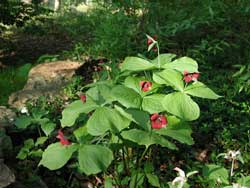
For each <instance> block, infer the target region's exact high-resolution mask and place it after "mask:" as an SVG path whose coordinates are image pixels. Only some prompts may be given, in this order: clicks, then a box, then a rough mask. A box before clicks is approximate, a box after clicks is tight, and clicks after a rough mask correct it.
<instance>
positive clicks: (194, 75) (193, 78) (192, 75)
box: [183, 70, 200, 83]
mask: <svg viewBox="0 0 250 188" xmlns="http://www.w3.org/2000/svg"><path fill="white" fill-rule="evenodd" d="M183 74H184V78H183V80H184V81H185V82H186V83H189V82H191V81H197V79H198V78H199V76H200V74H199V73H198V72H194V73H189V72H188V71H186V70H185V71H184V72H183Z"/></svg>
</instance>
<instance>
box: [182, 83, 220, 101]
mask: <svg viewBox="0 0 250 188" xmlns="http://www.w3.org/2000/svg"><path fill="white" fill-rule="evenodd" d="M184 92H185V93H187V94H189V95H192V96H195V97H201V98H206V99H218V98H220V97H221V96H219V95H217V94H216V93H215V92H213V91H212V90H211V89H209V88H208V87H207V86H206V85H205V84H203V83H201V82H194V83H192V84H191V85H189V86H188V87H186V88H185V89H184Z"/></svg>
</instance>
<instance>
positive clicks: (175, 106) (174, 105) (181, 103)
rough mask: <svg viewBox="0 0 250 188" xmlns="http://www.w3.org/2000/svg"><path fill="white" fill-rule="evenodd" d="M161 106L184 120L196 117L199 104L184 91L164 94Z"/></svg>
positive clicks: (198, 113)
mask: <svg viewBox="0 0 250 188" xmlns="http://www.w3.org/2000/svg"><path fill="white" fill-rule="evenodd" d="M163 106H164V108H165V109H166V111H168V112H169V113H171V114H173V115H176V116H178V117H180V118H181V119H184V120H186V121H192V120H196V119H198V117H199V116H200V108H199V106H198V105H197V104H196V103H195V102H194V101H193V100H192V99H191V97H190V96H188V95H186V94H185V93H181V92H175V93H171V94H168V95H166V96H165V98H164V100H163Z"/></svg>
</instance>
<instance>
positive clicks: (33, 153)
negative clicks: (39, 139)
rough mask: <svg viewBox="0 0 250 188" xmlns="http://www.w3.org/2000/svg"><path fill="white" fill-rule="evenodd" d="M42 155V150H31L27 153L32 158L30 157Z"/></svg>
mask: <svg viewBox="0 0 250 188" xmlns="http://www.w3.org/2000/svg"><path fill="white" fill-rule="evenodd" d="M42 155H43V150H42V149H38V150H32V151H31V152H30V153H29V156H32V157H42Z"/></svg>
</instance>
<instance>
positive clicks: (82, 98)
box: [80, 95, 87, 103]
mask: <svg viewBox="0 0 250 188" xmlns="http://www.w3.org/2000/svg"><path fill="white" fill-rule="evenodd" d="M80 98H81V100H82V102H83V103H85V102H86V98H87V97H86V95H81V96H80Z"/></svg>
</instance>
